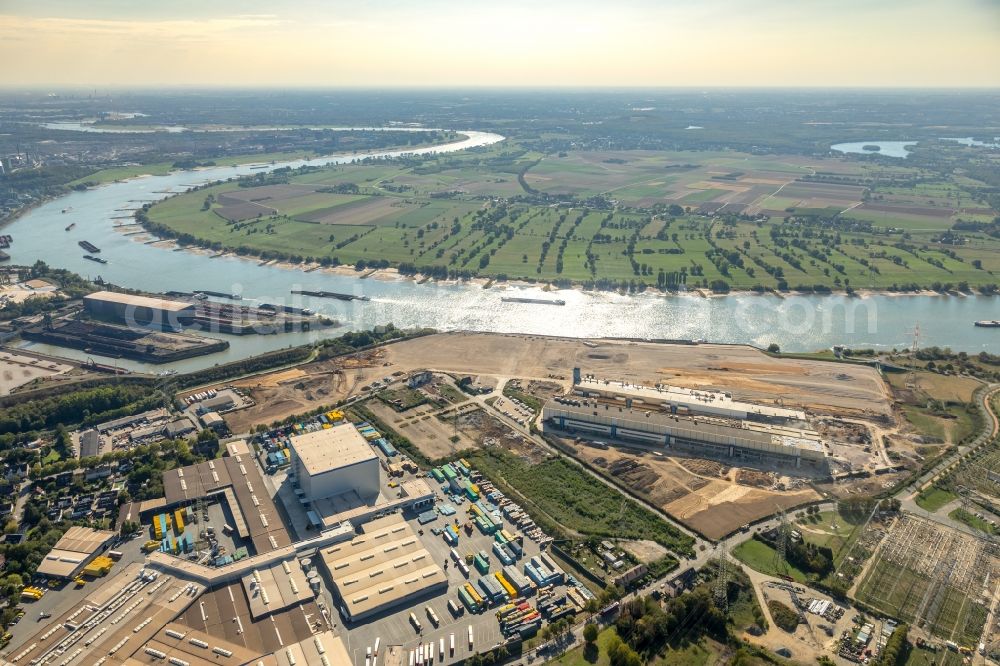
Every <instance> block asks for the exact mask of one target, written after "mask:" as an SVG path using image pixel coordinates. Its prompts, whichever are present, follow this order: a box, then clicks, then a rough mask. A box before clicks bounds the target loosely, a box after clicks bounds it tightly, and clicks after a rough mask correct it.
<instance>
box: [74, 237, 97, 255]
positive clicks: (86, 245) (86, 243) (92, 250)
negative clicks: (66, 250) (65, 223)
mask: <svg viewBox="0 0 1000 666" xmlns="http://www.w3.org/2000/svg"><path fill="white" fill-rule="evenodd" d="M77 245H79V246H80V247H82V248H83V249H84V250H86V251H87V252H89V253H90V254H97V253H98V252H100V251H101V248H99V247H97V246H96V245H94V244H93V243H91V242H90V241H85V240H82V241H79V242H78V243H77Z"/></svg>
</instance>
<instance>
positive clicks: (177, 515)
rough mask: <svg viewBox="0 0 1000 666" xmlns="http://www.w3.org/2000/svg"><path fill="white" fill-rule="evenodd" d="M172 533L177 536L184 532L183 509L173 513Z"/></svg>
mask: <svg viewBox="0 0 1000 666" xmlns="http://www.w3.org/2000/svg"><path fill="white" fill-rule="evenodd" d="M174 531H175V532H177V533H178V534H182V533H183V532H184V509H177V510H176V511H174Z"/></svg>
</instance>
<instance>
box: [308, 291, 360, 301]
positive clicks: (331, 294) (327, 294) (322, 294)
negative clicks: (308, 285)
mask: <svg viewBox="0 0 1000 666" xmlns="http://www.w3.org/2000/svg"><path fill="white" fill-rule="evenodd" d="M292 293H293V294H301V295H302V296H315V297H316V298H336V299H337V300H338V301H370V300H371V299H370V298H369V297H368V296H358V295H355V294H341V293H340V292H336V291H311V290H307V289H292Z"/></svg>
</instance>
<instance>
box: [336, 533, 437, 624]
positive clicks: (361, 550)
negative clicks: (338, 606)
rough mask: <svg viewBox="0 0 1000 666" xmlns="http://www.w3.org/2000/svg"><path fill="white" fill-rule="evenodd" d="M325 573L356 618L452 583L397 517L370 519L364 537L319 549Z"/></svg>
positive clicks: (346, 611) (378, 611) (361, 618)
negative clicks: (449, 582)
mask: <svg viewBox="0 0 1000 666" xmlns="http://www.w3.org/2000/svg"><path fill="white" fill-rule="evenodd" d="M320 555H321V557H322V562H323V565H324V567H325V568H326V571H327V575H328V576H329V577H330V580H332V581H333V585H334V588H335V589H336V590H337V594H338V595H339V596H340V598H341V600H342V603H343V611H344V614H345V615H346V616H347V617H348V618H350V619H351V621H354V622H357V621H359V620H363V619H365V618H367V617H369V616H372V615H376V614H378V613H380V612H382V611H385V610H386V609H389V608H392V607H395V606H397V605H400V604H403V603H405V602H407V601H410V600H412V599H416V598H419V597H422V596H427V595H431V594H434V593H436V592H440V591H442V590H443V589H444V588H446V587H447V586H448V577H447V576H446V575H445V573H444V571H443V570H442V569H441V566H440V565H439V564H438V563H437V562H435V561H434V559H433V558H432V557H431V555H430V553H428V552H427V549H426V548H423V547H422V546H421V545H420V542H419V540H418V539H417V535H416V534H414V532H413V530H412V529H411V528H410V526H409V525H408V524H407V523H406V521H405V520H403V518H402V517H401V516H399V515H392V516H387V517H385V518H380V519H377V520H373V521H371V522H369V523H366V524H365V525H364V526H363V528H362V534H361V536H358V537H356V538H354V539H352V540H351V541H348V542H344V543H339V544H336V545H334V546H330V547H329V548H324V549H322V550H321V551H320Z"/></svg>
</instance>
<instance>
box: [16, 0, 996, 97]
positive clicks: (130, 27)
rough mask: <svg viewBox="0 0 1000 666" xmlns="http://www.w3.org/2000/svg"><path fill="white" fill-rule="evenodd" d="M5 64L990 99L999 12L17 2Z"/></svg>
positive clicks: (892, 1) (223, 82) (19, 73)
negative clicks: (972, 93) (956, 93)
mask: <svg viewBox="0 0 1000 666" xmlns="http://www.w3.org/2000/svg"><path fill="white" fill-rule="evenodd" d="M0 58H2V60H3V61H4V62H5V63H7V64H8V65H10V66H8V67H5V68H4V70H3V72H0V86H3V87H4V88H9V87H14V88H32V89H35V88H38V87H70V86H78V85H81V84H79V83H78V82H81V81H85V82H87V83H86V84H84V85H83V87H95V86H96V87H116V88H117V87H135V86H142V87H144V88H145V87H150V88H162V87H185V88H187V87H196V88H205V87H220V88H244V89H261V88H279V89H289V88H310V89H312V88H323V89H327V88H331V87H334V88H350V87H363V88H366V89H367V88H378V89H386V88H396V87H400V88H404V89H416V88H421V89H422V88H441V87H447V88H469V87H481V86H482V87H487V88H502V89H510V88H558V89H565V88H580V87H587V88H590V87H597V88H607V87H611V88H629V89H632V88H662V87H669V88H733V87H735V88H803V87H806V88H819V89H843V88H891V89H902V90H908V89H933V88H939V89H947V90H951V89H966V88H968V89H981V88H987V89H992V88H995V87H1000V67H997V63H1000V3H998V2H997V1H996V0H951V1H950V2H947V3H943V2H940V0H880V1H879V2H870V0H841V1H840V2H838V3H829V2H825V1H810V0H754V1H753V2H749V1H748V0H620V1H619V2H617V3H614V4H613V5H612V4H610V3H606V2H602V1H601V0H552V2H549V3H546V4H544V5H538V4H537V3H532V2H530V1H529V0H509V2H507V3H505V4H504V5H503V6H502V7H496V6H492V5H489V4H487V3H481V2H458V1H457V0H420V1H417V2H414V1H412V0H410V1H404V0H369V1H368V2H348V1H347V0H296V1H295V2H288V1H281V0H240V1H238V2H237V1H236V0H218V1H217V2H212V3H206V2H203V0H172V2H170V3H144V2H134V1H132V0H92V1H91V2H88V3H79V2H76V1H75V0H5V1H4V3H3V6H2V8H0ZM40 82H43V83H40Z"/></svg>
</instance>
